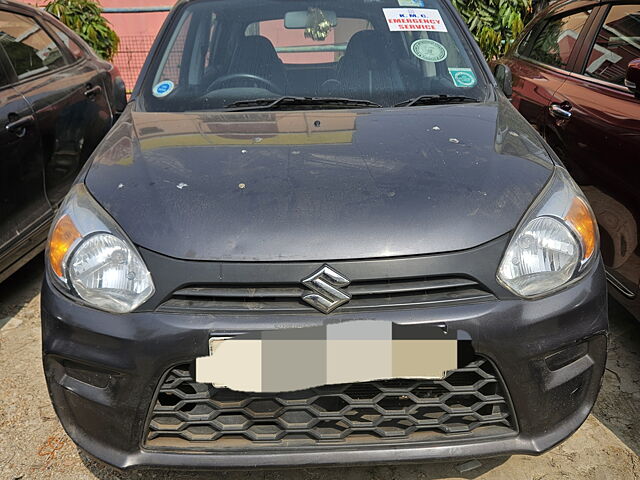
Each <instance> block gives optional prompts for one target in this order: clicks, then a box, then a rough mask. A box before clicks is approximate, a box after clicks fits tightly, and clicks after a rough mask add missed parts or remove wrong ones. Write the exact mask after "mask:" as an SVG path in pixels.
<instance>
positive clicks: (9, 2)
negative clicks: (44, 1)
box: [0, 0, 42, 15]
mask: <svg viewBox="0 0 640 480" xmlns="http://www.w3.org/2000/svg"><path fill="white" fill-rule="evenodd" d="M3 6H9V7H11V8H15V9H19V10H24V11H26V12H29V13H37V14H38V15H42V10H41V9H39V8H37V7H34V6H32V5H27V4H26V3H22V2H16V1H14V0H0V7H3Z"/></svg>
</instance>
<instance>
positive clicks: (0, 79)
mask: <svg viewBox="0 0 640 480" xmlns="http://www.w3.org/2000/svg"><path fill="white" fill-rule="evenodd" d="M1 55H2V52H0V62H2V58H1ZM8 84H9V75H7V72H6V71H5V70H4V66H3V65H2V64H1V63H0V88H2V87H4V86H6V85H8Z"/></svg>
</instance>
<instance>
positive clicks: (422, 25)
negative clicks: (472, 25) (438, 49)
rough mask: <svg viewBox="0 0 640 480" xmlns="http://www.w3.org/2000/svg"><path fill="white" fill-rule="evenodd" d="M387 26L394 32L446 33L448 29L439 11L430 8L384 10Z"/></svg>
mask: <svg viewBox="0 0 640 480" xmlns="http://www.w3.org/2000/svg"><path fill="white" fill-rule="evenodd" d="M382 11H383V12H384V16H385V18H386V19H387V25H388V26H389V30H390V31H392V32H403V31H406V30H419V31H429V32H446V31H447V27H446V25H445V24H444V20H442V16H441V15H440V12H439V11H438V10H434V9H429V8H383V9H382Z"/></svg>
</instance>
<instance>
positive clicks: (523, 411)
mask: <svg viewBox="0 0 640 480" xmlns="http://www.w3.org/2000/svg"><path fill="white" fill-rule="evenodd" d="M605 285H606V284H605V275H604V270H603V268H602V266H601V265H599V266H597V267H595V268H593V269H592V270H591V272H590V273H589V274H588V275H587V276H586V277H585V278H584V279H582V280H581V281H580V282H578V283H576V284H574V285H573V286H572V287H571V288H568V289H566V290H564V291H562V292H560V293H558V294H555V295H553V296H551V297H548V298H544V299H541V300H536V301H523V300H519V299H514V298H503V299H495V300H492V301H484V302H479V303H470V304H463V305H453V306H452V305H448V306H443V307H437V306H432V307H428V308H424V307H423V308H406V309H397V310H384V311H375V312H366V314H365V313H357V314H356V313H348V314H347V313H343V314H340V313H334V314H332V315H331V316H317V315H316V316H312V317H310V318H311V319H309V318H307V319H305V318H304V317H300V318H299V319H297V320H295V321H294V320H291V318H289V319H288V320H287V322H288V323H287V325H288V326H295V324H296V321H297V322H298V326H302V325H305V326H319V325H323V324H326V323H327V322H328V321H329V318H330V319H331V321H332V322H335V321H343V320H344V321H347V320H356V319H362V318H366V319H368V320H380V321H389V320H392V321H393V322H395V323H398V324H415V323H430V324H437V325H442V326H446V327H447V328H450V329H454V330H464V331H465V332H467V333H468V334H469V335H470V336H471V338H472V346H473V349H474V351H475V353H476V354H477V355H481V356H483V357H485V358H487V359H489V360H491V361H492V362H493V363H494V364H495V365H496V366H497V368H498V370H499V372H500V374H501V376H502V379H503V381H504V383H505V385H506V389H507V390H508V394H509V396H510V401H511V403H512V406H513V409H514V411H515V416H516V418H517V423H518V425H517V427H518V432H517V434H514V435H513V436H510V437H508V438H500V439H495V440H491V441H486V440H483V441H479V440H467V441H465V440H461V441H457V442H447V443H442V444H433V443H431V444H429V445H424V444H422V445H421V444H419V443H416V444H406V445H402V446H398V445H381V446H366V447H360V448H358V447H354V448H347V449H344V448H343V449H332V448H318V449H305V450H299V451H296V450H292V449H285V450H286V451H284V450H283V451H282V452H279V451H277V450H276V451H273V450H270V451H268V452H260V451H255V452H253V451H244V452H242V454H238V452H234V453H229V452H226V453H225V452H223V451H218V452H209V453H206V454H203V453H175V452H167V451H162V452H160V451H152V450H149V449H145V448H143V446H142V445H143V440H144V437H145V431H146V421H147V418H148V413H149V408H150V404H151V402H152V399H153V398H154V395H155V394H156V389H157V387H158V385H159V382H161V380H162V379H163V378H164V376H165V374H166V372H167V371H168V370H170V369H171V368H172V367H174V366H176V365H180V364H185V363H190V362H193V360H194V359H195V358H196V357H200V356H205V355H207V354H208V341H209V338H210V336H211V334H212V332H215V333H216V334H217V335H221V334H224V333H229V334H235V333H240V332H245V331H251V330H259V329H265V326H264V325H263V324H261V322H259V321H256V320H255V318H254V319H253V320H251V317H244V318H243V317H233V318H232V317H226V318H225V317H220V316H212V315H183V314H181V315H176V314H171V313H160V312H157V311H156V312H141V313H132V314H128V315H112V314H108V313H104V312H100V311H96V310H93V309H90V308H86V307H84V306H81V305H78V304H76V303H74V302H73V301H71V300H69V299H68V298H66V297H65V296H63V295H61V294H60V293H59V292H58V291H57V290H56V289H55V288H53V287H52V286H51V284H50V283H49V281H48V280H47V279H45V282H44V285H43V290H42V328H43V355H44V366H45V373H46V379H47V384H48V387H49V392H50V395H51V398H52V401H53V404H54V407H55V409H56V412H57V414H58V417H59V418H60V420H61V422H62V424H63V426H64V428H65V429H66V431H67V433H68V434H69V436H70V437H71V438H72V439H73V440H74V441H75V442H76V443H77V444H78V445H79V446H80V447H82V448H83V449H84V450H86V451H87V452H88V453H89V454H91V455H92V456H94V457H96V458H98V459H99V460H102V461H104V462H106V463H108V464H111V465H113V466H115V467H118V468H121V469H126V468H135V467H183V468H184V467H187V468H193V469H198V468H225V469H229V468H250V467H254V466H263V467H281V466H289V467H290V466H296V467H305V466H311V465H314V466H319V465H336V464H365V463H366V464H375V463H389V462H421V461H425V460H451V459H464V458H477V457H486V456H499V455H511V454H539V453H542V452H544V451H546V450H548V449H549V448H551V447H553V446H554V445H556V444H558V443H559V442H561V441H562V440H564V439H565V438H567V437H568V436H569V435H571V434H572V433H573V432H574V431H575V430H576V429H577V428H578V427H579V426H580V425H581V424H582V422H583V421H584V420H585V419H586V417H587V416H588V414H589V412H590V410H591V408H592V406H593V404H594V402H595V400H596V397H597V394H598V391H599V388H600V384H601V377H602V374H603V371H604V366H605V360H606V344H607V341H606V330H607V326H608V320H607V302H606V289H605ZM231 324H233V329H231V327H230V325H231ZM271 328H278V326H277V325H272V326H271Z"/></svg>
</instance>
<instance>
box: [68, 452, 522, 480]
mask: <svg viewBox="0 0 640 480" xmlns="http://www.w3.org/2000/svg"><path fill="white" fill-rule="evenodd" d="M79 454H80V458H81V459H82V462H83V463H84V465H85V467H87V469H88V470H89V471H90V472H91V473H92V474H93V475H95V477H96V478H98V479H99V480H134V479H135V480H152V479H153V480H219V479H224V480H245V479H246V480H249V479H251V480H255V479H263V480H320V479H326V478H339V479H340V480H362V479H365V478H366V479H371V480H383V479H384V480H391V479H402V480H412V479H420V480H435V479H445V478H450V477H455V478H462V479H475V478H478V477H480V476H482V475H484V474H486V473H488V472H490V471H492V470H493V469H495V468H497V467H499V466H500V465H502V464H503V463H505V462H506V461H507V460H508V459H509V457H503V458H491V459H483V460H482V461H481V465H480V466H479V467H477V468H474V469H473V470H470V471H467V472H460V471H459V470H458V468H457V467H459V466H460V465H464V463H463V462H458V463H428V464H412V465H405V466H403V465H393V466H366V467H335V468H305V469H286V470H260V471H259V472H258V473H257V472H256V471H255V470H251V471H220V472H215V471H214V472H212V471H209V472H185V471H167V470H138V471H131V472H122V471H119V470H115V469H113V468H111V467H109V466H106V465H103V464H101V463H99V462H96V461H95V460H93V459H91V458H89V457H88V456H87V455H86V454H84V453H83V452H79Z"/></svg>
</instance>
